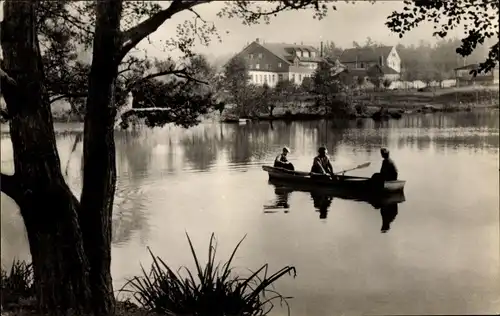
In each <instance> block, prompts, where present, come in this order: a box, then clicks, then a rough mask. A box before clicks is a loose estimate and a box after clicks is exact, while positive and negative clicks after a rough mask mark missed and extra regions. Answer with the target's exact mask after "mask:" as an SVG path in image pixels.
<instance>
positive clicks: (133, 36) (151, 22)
mask: <svg viewBox="0 0 500 316" xmlns="http://www.w3.org/2000/svg"><path fill="white" fill-rule="evenodd" d="M208 2H211V1H210V0H201V1H184V0H174V1H173V2H172V4H170V6H169V7H168V8H167V9H165V10H162V11H160V12H158V13H156V14H155V15H153V16H152V17H150V18H149V19H147V20H145V21H143V22H141V23H139V24H137V25H136V26H134V27H132V28H130V29H128V30H126V31H124V32H122V47H121V49H120V51H119V52H118V55H117V60H116V61H117V62H120V61H121V60H122V59H123V57H125V55H126V54H127V53H128V52H129V51H130V50H131V49H132V48H133V47H134V46H135V45H137V44H138V43H139V42H140V41H142V40H143V39H144V38H146V37H147V36H148V35H149V34H151V33H153V32H155V31H156V30H157V29H158V28H159V27H160V26H161V25H162V24H163V23H164V22H165V21H166V20H168V19H170V18H171V17H172V16H174V15H175V14H176V13H179V12H181V11H184V10H187V9H191V8H193V7H194V6H196V5H199V4H203V3H208Z"/></svg>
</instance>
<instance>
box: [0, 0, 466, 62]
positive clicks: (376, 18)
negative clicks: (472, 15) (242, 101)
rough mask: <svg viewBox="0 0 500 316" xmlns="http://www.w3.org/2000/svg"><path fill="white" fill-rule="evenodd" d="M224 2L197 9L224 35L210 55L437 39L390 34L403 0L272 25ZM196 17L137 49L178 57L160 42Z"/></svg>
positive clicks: (346, 6) (425, 27) (287, 17)
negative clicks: (252, 48) (235, 12)
mask: <svg viewBox="0 0 500 316" xmlns="http://www.w3.org/2000/svg"><path fill="white" fill-rule="evenodd" d="M450 1H453V0H450ZM1 2H3V1H0V3H1ZM169 2H170V1H163V2H160V3H161V5H162V6H163V7H168V6H169ZM351 2H352V1H351ZM223 6H224V1H216V2H213V3H208V4H202V5H198V6H196V7H195V10H196V12H197V13H199V14H200V15H201V16H202V17H203V18H204V19H205V20H206V21H208V22H213V23H215V25H216V27H217V28H218V30H219V34H220V35H221V37H222V42H221V43H219V42H218V41H216V40H214V41H213V42H212V43H211V44H210V45H209V46H208V47H205V46H201V45H199V46H198V48H197V51H198V52H201V53H203V54H205V55H207V56H210V57H211V58H210V59H213V58H217V57H218V56H227V55H232V54H235V53H238V52H239V51H241V50H242V49H243V48H244V47H245V46H246V45H247V44H249V43H251V42H252V41H254V40H255V39H257V38H259V39H260V40H261V41H265V42H283V43H297V44H299V43H303V44H310V45H315V46H317V47H319V43H320V42H321V41H324V42H326V41H333V42H335V44H336V45H337V46H340V47H342V48H349V47H352V43H353V41H357V42H359V43H364V42H365V41H366V38H367V37H370V38H371V39H372V40H373V41H375V42H379V43H383V44H387V45H396V44H398V43H401V44H404V45H409V44H418V43H419V42H420V41H421V40H425V41H429V42H431V43H432V42H435V41H436V40H437V39H436V38H434V37H432V32H433V25H432V24H429V23H423V24H422V25H421V26H419V27H418V28H416V29H414V30H412V31H411V32H409V33H407V34H406V35H405V36H404V37H403V38H402V39H400V38H399V37H398V35H397V34H393V33H391V32H390V31H389V29H388V28H387V26H385V22H386V21H387V17H388V16H389V15H390V14H391V12H393V11H395V10H400V9H402V8H403V6H404V4H403V2H402V1H396V0H394V1H377V2H376V3H375V4H372V3H369V2H367V1H355V3H345V2H344V1H339V2H337V3H336V7H337V10H336V11H333V10H330V11H329V14H328V16H327V17H326V18H324V19H322V20H321V21H319V20H316V19H313V11H312V10H299V11H290V12H282V13H279V14H278V16H277V17H275V18H272V19H271V23H270V24H269V25H266V24H264V23H262V24H260V25H252V26H245V25H243V24H242V23H241V20H238V19H227V18H218V17H217V13H218V12H219V11H220V9H221V8H222V7H223ZM2 18H3V6H1V5H0V19H2ZM193 18H194V13H192V12H189V11H184V12H181V13H178V14H176V15H175V16H173V17H172V18H171V19H169V20H168V21H167V22H165V23H164V24H163V25H162V26H161V27H160V28H159V29H158V30H157V31H156V32H154V33H153V34H151V35H150V37H149V40H146V39H145V40H143V41H142V42H141V43H139V45H138V48H139V49H141V50H142V51H146V52H147V55H148V56H150V57H157V58H160V59H163V58H167V57H169V56H171V57H174V58H176V57H178V56H179V53H178V52H175V51H174V52H172V51H170V52H165V51H164V49H163V47H164V44H163V43H162V42H163V41H164V40H165V39H169V38H171V37H172V36H175V34H176V27H177V26H178V25H179V24H182V23H183V22H184V21H185V20H186V19H193ZM227 32H228V33H227ZM463 34H464V31H463V28H458V29H456V30H455V31H454V32H450V33H449V38H452V37H462V36H463ZM0 54H1V53H0ZM82 58H83V59H89V60H90V52H82Z"/></svg>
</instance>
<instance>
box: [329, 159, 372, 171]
mask: <svg viewBox="0 0 500 316" xmlns="http://www.w3.org/2000/svg"><path fill="white" fill-rule="evenodd" d="M370 164H371V162H365V163H363V164H361V165H357V166H356V167H354V168H351V169H346V170H342V171H340V172H335V173H334V174H344V173H346V172H347V171H353V170H357V169H363V168H366V167H368V166H370Z"/></svg>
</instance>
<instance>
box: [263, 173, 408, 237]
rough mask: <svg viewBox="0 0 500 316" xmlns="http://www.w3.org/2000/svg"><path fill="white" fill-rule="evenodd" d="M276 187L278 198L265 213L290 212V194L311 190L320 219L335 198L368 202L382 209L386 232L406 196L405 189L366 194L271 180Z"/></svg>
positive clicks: (325, 214) (265, 207) (382, 228)
mask: <svg viewBox="0 0 500 316" xmlns="http://www.w3.org/2000/svg"><path fill="white" fill-rule="evenodd" d="M268 183H269V184H270V185H272V186H273V187H274V193H275V194H276V200H275V203H274V204H273V205H267V206H264V212H265V213H276V212H277V210H279V209H285V213H288V209H289V208H290V205H289V203H288V200H289V197H290V194H291V193H292V192H294V191H300V192H309V193H310V195H311V199H312V200H313V204H314V207H315V208H316V211H317V212H319V218H320V219H326V218H327V217H328V211H329V208H330V206H331V204H332V200H333V198H339V199H344V200H353V201H360V202H366V203H368V204H370V205H371V206H372V207H373V208H375V209H380V215H381V216H382V227H381V229H380V231H381V232H382V233H386V232H388V231H389V230H390V227H391V223H392V222H393V221H394V219H395V218H396V216H397V215H398V204H399V203H403V202H404V201H405V200H406V198H405V195H404V193H403V191H400V192H394V193H386V194H383V195H373V194H365V193H363V192H353V191H351V190H339V189H338V188H336V189H331V188H318V187H317V186H314V187H313V186H307V185H302V184H294V183H293V184H292V183H285V182H283V181H280V180H276V179H273V180H269V182H268Z"/></svg>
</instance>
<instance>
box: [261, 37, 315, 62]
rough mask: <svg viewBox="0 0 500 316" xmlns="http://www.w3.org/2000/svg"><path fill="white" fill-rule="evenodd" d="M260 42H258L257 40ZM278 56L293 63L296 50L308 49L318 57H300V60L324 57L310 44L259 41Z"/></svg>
mask: <svg viewBox="0 0 500 316" xmlns="http://www.w3.org/2000/svg"><path fill="white" fill-rule="evenodd" d="M257 43H258V42H257ZM258 44H259V45H261V46H262V47H264V48H265V49H267V50H268V51H270V52H271V53H273V54H274V55H276V56H277V57H279V58H281V59H282V60H283V61H286V62H287V63H289V64H290V63H292V62H293V59H294V58H295V54H294V52H295V51H307V52H309V56H310V53H311V52H315V53H316V57H299V56H297V57H298V59H299V60H300V61H313V62H320V61H322V60H323V59H322V58H321V57H320V56H319V51H318V50H317V49H316V48H315V47H313V46H310V45H296V44H285V43H258Z"/></svg>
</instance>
